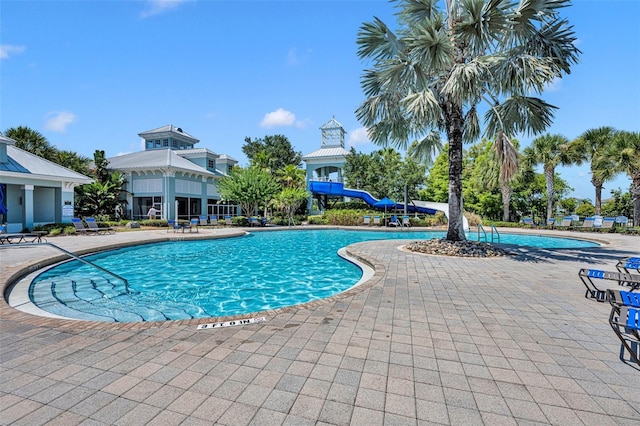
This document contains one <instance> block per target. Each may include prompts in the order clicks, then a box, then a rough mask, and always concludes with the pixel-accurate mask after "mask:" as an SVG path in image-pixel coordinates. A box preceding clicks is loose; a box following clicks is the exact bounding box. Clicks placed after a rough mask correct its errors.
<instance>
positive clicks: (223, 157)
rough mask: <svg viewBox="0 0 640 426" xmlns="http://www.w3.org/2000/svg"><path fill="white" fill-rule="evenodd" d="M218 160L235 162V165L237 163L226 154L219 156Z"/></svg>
mask: <svg viewBox="0 0 640 426" xmlns="http://www.w3.org/2000/svg"><path fill="white" fill-rule="evenodd" d="M218 158H220V159H221V160H229V161H235V162H236V163H237V162H238V160H236V159H235V158H233V157H232V156H230V155H227V154H220V157H218Z"/></svg>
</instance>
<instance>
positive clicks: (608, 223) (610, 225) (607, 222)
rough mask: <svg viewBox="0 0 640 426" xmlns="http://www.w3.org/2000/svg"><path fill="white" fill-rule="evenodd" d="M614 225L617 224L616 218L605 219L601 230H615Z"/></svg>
mask: <svg viewBox="0 0 640 426" xmlns="http://www.w3.org/2000/svg"><path fill="white" fill-rule="evenodd" d="M614 223H616V218H615V217H605V218H603V219H602V225H601V226H600V229H599V230H603V229H611V228H613V224H614Z"/></svg>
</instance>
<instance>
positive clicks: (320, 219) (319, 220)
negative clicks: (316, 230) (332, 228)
mask: <svg viewBox="0 0 640 426" xmlns="http://www.w3.org/2000/svg"><path fill="white" fill-rule="evenodd" d="M307 222H308V223H309V225H327V224H328V223H329V221H328V220H327V218H326V217H325V216H324V215H315V216H309V217H308V218H307Z"/></svg>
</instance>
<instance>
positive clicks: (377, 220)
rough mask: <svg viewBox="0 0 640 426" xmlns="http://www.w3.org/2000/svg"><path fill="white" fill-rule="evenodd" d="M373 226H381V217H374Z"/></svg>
mask: <svg viewBox="0 0 640 426" xmlns="http://www.w3.org/2000/svg"><path fill="white" fill-rule="evenodd" d="M373 224H374V225H380V216H378V215H375V216H374V217H373Z"/></svg>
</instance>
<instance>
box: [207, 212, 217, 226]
mask: <svg viewBox="0 0 640 426" xmlns="http://www.w3.org/2000/svg"><path fill="white" fill-rule="evenodd" d="M209 224H210V225H211V226H218V215H215V214H212V215H209Z"/></svg>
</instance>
